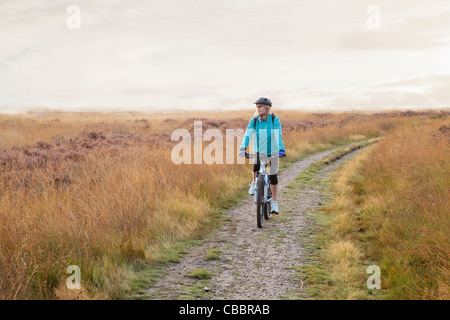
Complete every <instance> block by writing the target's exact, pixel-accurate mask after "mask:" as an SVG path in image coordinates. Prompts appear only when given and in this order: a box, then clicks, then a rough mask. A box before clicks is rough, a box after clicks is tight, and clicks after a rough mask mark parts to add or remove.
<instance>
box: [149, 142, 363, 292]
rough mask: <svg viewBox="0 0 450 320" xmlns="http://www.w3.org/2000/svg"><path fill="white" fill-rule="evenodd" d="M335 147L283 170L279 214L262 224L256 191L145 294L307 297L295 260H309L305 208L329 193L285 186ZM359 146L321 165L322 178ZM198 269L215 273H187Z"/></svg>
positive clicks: (315, 203)
mask: <svg viewBox="0 0 450 320" xmlns="http://www.w3.org/2000/svg"><path fill="white" fill-rule="evenodd" d="M336 150H337V149H333V150H328V151H324V152H321V153H318V154H315V155H312V156H310V157H308V158H305V159H302V160H299V161H298V162H296V163H294V164H292V166H291V167H290V168H289V169H286V170H284V171H283V172H280V173H279V174H278V175H279V178H278V181H279V197H278V198H279V199H278V203H279V208H280V214H279V215H278V216H272V218H271V219H270V220H269V221H265V223H264V225H263V228H262V229H258V228H257V227H256V217H255V216H256V213H255V210H256V209H255V204H254V201H253V197H252V196H250V195H249V196H248V198H247V199H245V200H244V201H242V202H241V204H240V205H238V206H236V207H234V208H232V209H230V210H228V212H227V213H226V214H225V217H224V218H225V219H224V222H223V223H222V224H221V226H220V228H219V229H218V230H217V231H215V232H214V233H213V234H211V235H210V236H209V238H208V239H207V240H206V241H204V242H203V243H202V244H201V245H199V246H194V247H192V248H191V249H190V250H189V253H188V254H186V255H185V256H184V257H183V258H182V260H181V261H180V263H177V264H171V265H169V266H167V268H165V270H164V271H165V274H166V276H165V277H163V278H162V279H161V280H160V281H158V282H156V283H155V284H154V285H153V286H152V287H150V288H148V289H147V291H146V293H145V296H146V297H148V298H151V299H183V298H193V297H194V298H195V297H197V298H200V299H217V300H222V299H227V300H228V299H235V300H241V299H249V300H254V299H255V300H256V299H297V298H301V297H304V295H302V291H303V290H304V288H303V287H302V281H301V279H295V268H296V266H300V265H302V264H305V263H307V258H306V257H307V253H308V252H307V250H310V249H308V246H307V245H306V244H305V243H304V242H303V241H304V237H303V236H302V234H304V233H305V232H308V228H309V221H308V219H307V218H306V215H305V214H304V213H305V211H306V210H311V209H314V208H316V207H318V206H320V205H321V204H323V203H324V202H325V201H326V200H327V195H325V194H323V193H322V192H320V191H319V190H320V188H316V187H314V188H309V189H306V190H304V191H303V192H301V193H300V194H296V193H292V192H287V191H289V189H286V186H287V185H289V183H291V182H292V181H293V180H294V179H295V178H296V177H297V176H298V175H299V174H300V173H301V172H302V171H303V170H304V169H305V168H307V167H308V166H309V165H311V164H312V163H314V162H316V161H318V160H320V159H322V158H324V157H326V156H327V155H329V154H331V153H333V152H335V151H336ZM360 150H361V149H358V150H357V151H354V152H351V153H350V154H348V155H346V156H344V157H343V158H341V159H339V160H337V161H335V162H333V163H331V164H330V165H328V166H326V167H325V168H324V169H322V171H321V172H320V173H319V176H318V177H319V182H318V183H319V184H320V179H321V178H324V177H326V176H327V174H328V173H329V172H331V171H332V170H333V169H334V168H336V167H337V166H338V165H339V164H341V163H342V162H344V161H346V160H348V159H350V158H351V157H354V156H355V155H356V154H357V153H358V152H359V151H360ZM283 191H286V192H283ZM211 250H217V251H216V252H217V255H218V257H219V259H218V260H207V259H205V258H206V256H207V254H208V253H209V252H211ZM195 269H206V270H207V271H208V272H209V273H210V274H212V277H211V279H209V280H203V281H200V280H198V279H192V278H190V277H187V276H186V275H187V274H188V273H189V272H191V271H192V270H195ZM189 292H191V293H190V294H189ZM192 292H195V293H194V294H193V293H192Z"/></svg>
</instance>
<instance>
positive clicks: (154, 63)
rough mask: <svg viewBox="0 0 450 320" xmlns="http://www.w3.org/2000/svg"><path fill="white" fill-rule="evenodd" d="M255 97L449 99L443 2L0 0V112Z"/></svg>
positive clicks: (289, 102)
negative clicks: (376, 25) (73, 24)
mask: <svg viewBox="0 0 450 320" xmlns="http://www.w3.org/2000/svg"><path fill="white" fill-rule="evenodd" d="M70 5H76V6H78V7H79V8H80V10H81V11H80V13H81V14H80V17H81V20H80V22H81V24H80V26H81V29H74V30H71V29H69V28H68V26H67V20H68V19H71V18H72V17H74V16H73V13H67V8H68V7H69V6H70ZM371 5H375V6H378V7H379V8H380V13H381V15H380V29H375V30H370V29H369V28H368V25H367V21H368V20H369V21H371V23H372V24H371V25H373V22H374V21H376V19H375V18H374V16H373V13H374V12H373V11H370V12H369V13H368V12H367V9H368V7H369V6H371ZM374 19H375V20H374ZM70 21H73V20H70ZM260 96H265V97H269V98H270V99H272V101H273V103H274V107H275V108H292V109H298V110H321V109H322V110H325V109H332V110H342V109H373V108H385V109H392V108H411V109H414V108H442V107H449V106H450V1H449V0H427V1H425V0H368V1H366V0H315V1H311V0H270V1H269V0H157V1H156V0H155V1H154V0H145V1H144V0H143V1H138V0H134V1H133V0H128V1H125V0H71V1H62V0H58V1H56V0H53V1H50V0H32V1H31V0H0V112H13V111H26V110H29V109H30V108H33V107H36V106H38V107H48V108H65V109H71V110H73V109H78V108H81V109H84V110H86V109H89V110H90V109H96V108H108V107H109V108H115V109H116V110H119V109H122V110H163V109H179V108H192V109H209V108H216V109H227V108H230V109H237V108H240V109H242V108H246V107H248V108H250V107H251V106H252V102H254V101H255V100H256V99H257V98H259V97H260Z"/></svg>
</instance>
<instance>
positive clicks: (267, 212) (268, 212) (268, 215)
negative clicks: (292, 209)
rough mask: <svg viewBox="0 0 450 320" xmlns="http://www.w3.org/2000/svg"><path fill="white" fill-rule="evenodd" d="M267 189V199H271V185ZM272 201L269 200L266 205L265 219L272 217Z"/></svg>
mask: <svg viewBox="0 0 450 320" xmlns="http://www.w3.org/2000/svg"><path fill="white" fill-rule="evenodd" d="M267 189H268V191H267V199H270V197H272V191H270V185H269V186H268V188H267ZM270 209H271V208H270V202H267V203H266V204H265V205H264V219H266V220H269V219H270Z"/></svg>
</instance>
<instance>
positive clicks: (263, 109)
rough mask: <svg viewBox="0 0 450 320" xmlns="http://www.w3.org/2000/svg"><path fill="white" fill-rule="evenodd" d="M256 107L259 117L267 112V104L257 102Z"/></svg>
mask: <svg viewBox="0 0 450 320" xmlns="http://www.w3.org/2000/svg"><path fill="white" fill-rule="evenodd" d="M256 108H257V110H258V115H259V116H260V117H262V116H265V115H266V114H267V106H266V105H264V104H257V105H256Z"/></svg>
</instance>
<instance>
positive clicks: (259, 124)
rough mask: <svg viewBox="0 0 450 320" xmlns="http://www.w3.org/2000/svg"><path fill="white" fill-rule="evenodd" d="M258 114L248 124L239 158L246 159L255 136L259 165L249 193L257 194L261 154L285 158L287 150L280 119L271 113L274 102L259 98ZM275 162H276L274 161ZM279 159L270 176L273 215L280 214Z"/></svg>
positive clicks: (254, 142)
mask: <svg viewBox="0 0 450 320" xmlns="http://www.w3.org/2000/svg"><path fill="white" fill-rule="evenodd" d="M255 104H256V112H255V115H254V117H253V118H252V119H251V120H250V122H249V123H248V126H247V129H246V130H245V135H244V139H243V141H242V144H241V147H240V152H239V156H241V157H245V153H246V150H247V147H248V144H249V143H250V139H251V138H252V136H253V135H254V134H255V138H256V139H253V150H254V151H255V152H256V154H257V163H255V164H254V165H253V180H252V183H251V184H250V189H249V190H248V193H249V194H251V195H254V194H255V189H256V172H257V171H259V168H260V162H259V154H265V155H275V154H277V153H278V155H279V156H280V157H284V156H285V148H284V144H283V140H282V137H281V122H280V119H279V118H278V117H277V116H275V115H274V114H273V113H272V112H271V108H272V101H270V99H268V98H264V97H262V98H259V99H258V100H257V101H256V102H255ZM274 160H275V161H274ZM277 160H278V159H272V160H271V168H270V174H269V180H270V190H271V191H272V198H273V200H272V205H271V207H272V209H271V213H273V214H278V213H279V210H278V203H277V191H278V177H277V170H278V161H277Z"/></svg>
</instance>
